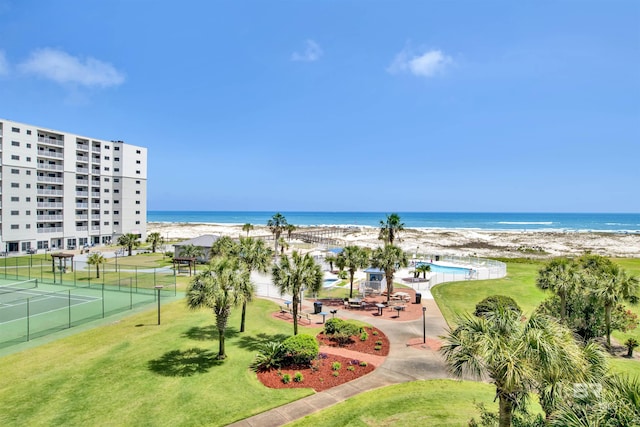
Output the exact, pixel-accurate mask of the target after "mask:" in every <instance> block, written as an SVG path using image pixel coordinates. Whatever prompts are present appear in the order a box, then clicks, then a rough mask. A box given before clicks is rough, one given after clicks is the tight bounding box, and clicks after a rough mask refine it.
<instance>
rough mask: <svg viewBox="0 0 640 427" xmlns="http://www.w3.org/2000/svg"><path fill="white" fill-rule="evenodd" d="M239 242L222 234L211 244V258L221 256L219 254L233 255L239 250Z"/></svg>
mask: <svg viewBox="0 0 640 427" xmlns="http://www.w3.org/2000/svg"><path fill="white" fill-rule="evenodd" d="M237 246H238V243H237V241H236V240H234V239H232V238H231V237H229V236H221V237H220V238H218V239H216V241H215V242H213V244H212V245H211V249H209V256H210V257H211V258H215V257H219V256H231V255H233V254H235V253H236V252H238V247H237Z"/></svg>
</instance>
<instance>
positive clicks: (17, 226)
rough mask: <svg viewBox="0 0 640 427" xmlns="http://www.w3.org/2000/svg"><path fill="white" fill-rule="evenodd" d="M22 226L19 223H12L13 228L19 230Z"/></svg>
mask: <svg viewBox="0 0 640 427" xmlns="http://www.w3.org/2000/svg"><path fill="white" fill-rule="evenodd" d="M19 228H20V226H19V225H18V224H11V229H12V230H18V229H19Z"/></svg>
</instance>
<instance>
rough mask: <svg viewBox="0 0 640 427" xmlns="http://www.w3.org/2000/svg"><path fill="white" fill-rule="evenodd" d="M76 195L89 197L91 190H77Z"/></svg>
mask: <svg viewBox="0 0 640 427" xmlns="http://www.w3.org/2000/svg"><path fill="white" fill-rule="evenodd" d="M76 196H80V197H89V192H88V191H76Z"/></svg>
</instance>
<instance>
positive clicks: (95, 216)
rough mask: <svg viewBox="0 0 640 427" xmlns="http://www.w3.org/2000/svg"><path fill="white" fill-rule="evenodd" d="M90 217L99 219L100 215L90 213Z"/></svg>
mask: <svg viewBox="0 0 640 427" xmlns="http://www.w3.org/2000/svg"><path fill="white" fill-rule="evenodd" d="M91 219H100V215H98V214H91Z"/></svg>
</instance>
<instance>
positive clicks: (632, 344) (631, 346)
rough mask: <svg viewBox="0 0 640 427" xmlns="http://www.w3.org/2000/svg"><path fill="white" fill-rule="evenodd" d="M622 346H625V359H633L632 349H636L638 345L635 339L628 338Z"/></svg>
mask: <svg viewBox="0 0 640 427" xmlns="http://www.w3.org/2000/svg"><path fill="white" fill-rule="evenodd" d="M624 345H626V346H627V357H633V349H634V348H636V347H638V345H640V343H638V340H637V339H635V338H629V339H627V340H626V341H625V342H624Z"/></svg>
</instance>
